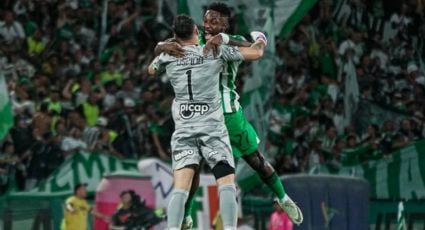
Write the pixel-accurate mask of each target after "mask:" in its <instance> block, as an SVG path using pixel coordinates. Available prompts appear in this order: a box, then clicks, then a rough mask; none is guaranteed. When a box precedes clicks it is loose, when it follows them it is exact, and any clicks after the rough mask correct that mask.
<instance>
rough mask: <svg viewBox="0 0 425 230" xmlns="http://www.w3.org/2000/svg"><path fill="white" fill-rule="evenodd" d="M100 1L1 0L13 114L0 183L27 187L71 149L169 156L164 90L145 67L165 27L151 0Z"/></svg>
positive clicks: (2, 51) (1, 50) (2, 53)
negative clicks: (2, 178) (13, 182)
mask: <svg viewBox="0 0 425 230" xmlns="http://www.w3.org/2000/svg"><path fill="white" fill-rule="evenodd" d="M103 2H104V1H96V0H39V1H30V0H14V1H8V0H6V1H1V2H0V6H1V7H0V8H1V9H4V10H2V11H1V20H0V69H1V70H2V73H3V74H4V75H5V77H6V81H7V84H8V90H9V93H10V97H11V101H12V104H13V112H14V119H15V123H14V126H13V128H12V129H11V130H10V135H9V136H8V137H7V138H6V140H5V141H4V142H3V143H2V148H1V157H0V165H1V166H0V170H1V172H0V175H1V176H4V180H2V182H1V184H2V185H3V187H5V188H6V187H7V185H9V184H10V183H11V182H12V181H16V182H17V183H16V186H17V187H18V188H19V189H29V188H32V187H34V186H35V185H36V184H37V183H38V182H39V181H41V180H42V179H44V178H46V177H47V176H48V175H49V174H50V173H51V172H52V171H53V170H55V169H56V168H57V167H58V166H59V165H60V164H61V163H62V162H63V161H64V160H65V159H66V158H67V157H69V156H71V155H72V154H73V153H74V152H76V151H88V152H101V153H103V154H111V155H114V156H117V157H119V158H133V159H139V158H140V157H147V156H156V157H160V158H162V159H164V160H167V159H168V152H169V138H170V136H171V132H172V130H173V122H172V120H171V119H170V118H171V115H170V111H169V107H170V103H171V99H170V98H171V96H172V95H171V92H172V91H171V90H170V86H168V85H167V84H164V82H162V81H161V79H154V78H150V77H149V76H148V75H147V71H146V68H147V65H148V64H149V62H150V61H151V60H152V59H153V52H152V51H153V48H154V46H155V45H156V43H157V42H158V41H161V40H164V39H166V38H167V37H170V36H172V34H171V32H170V28H169V27H168V26H167V24H166V23H160V22H158V20H156V15H157V8H158V7H157V5H156V4H157V2H156V1H154V0H149V1H147V0H143V1H137V0H135V1H133V0H114V1H108V6H107V11H106V10H103V9H105V8H104V5H102V3H103ZM16 166H17V167H16ZM12 169H13V171H12ZM15 174H16V179H17V180H14V178H15Z"/></svg>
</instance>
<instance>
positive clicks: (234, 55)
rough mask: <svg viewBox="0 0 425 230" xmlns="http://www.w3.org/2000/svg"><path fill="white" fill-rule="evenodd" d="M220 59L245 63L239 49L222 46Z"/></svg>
mask: <svg viewBox="0 0 425 230" xmlns="http://www.w3.org/2000/svg"><path fill="white" fill-rule="evenodd" d="M220 55H221V56H220V57H221V58H222V59H223V60H225V61H243V60H244V58H243V55H242V53H241V51H240V50H239V48H238V47H234V46H226V45H222V46H220Z"/></svg>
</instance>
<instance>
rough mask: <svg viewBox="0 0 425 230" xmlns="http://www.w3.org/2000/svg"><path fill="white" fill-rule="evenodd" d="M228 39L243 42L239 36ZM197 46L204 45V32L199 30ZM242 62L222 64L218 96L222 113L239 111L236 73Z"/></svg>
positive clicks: (242, 38)
mask: <svg viewBox="0 0 425 230" xmlns="http://www.w3.org/2000/svg"><path fill="white" fill-rule="evenodd" d="M229 37H231V38H234V39H238V40H245V38H244V37H243V36H241V35H229ZM198 39H199V44H200V45H204V44H205V43H206V41H205V38H204V31H203V30H199V37H198ZM241 62H242V61H227V62H224V64H223V70H222V71H221V73H220V86H219V89H220V94H221V106H222V107H223V112H224V113H234V112H236V111H238V110H239V108H240V104H239V94H238V93H237V92H236V84H235V80H236V74H237V73H238V66H239V64H241Z"/></svg>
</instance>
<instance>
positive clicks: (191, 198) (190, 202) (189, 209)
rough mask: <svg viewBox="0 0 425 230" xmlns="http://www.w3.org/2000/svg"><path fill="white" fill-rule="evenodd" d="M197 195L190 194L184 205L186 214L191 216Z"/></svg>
mask: <svg viewBox="0 0 425 230" xmlns="http://www.w3.org/2000/svg"><path fill="white" fill-rule="evenodd" d="M194 198H195V196H189V197H188V198H187V201H186V205H185V206H184V216H185V217H186V216H191V215H192V207H193V202H194Z"/></svg>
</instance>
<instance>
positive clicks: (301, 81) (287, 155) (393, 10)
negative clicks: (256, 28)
mask: <svg viewBox="0 0 425 230" xmlns="http://www.w3.org/2000/svg"><path fill="white" fill-rule="evenodd" d="M337 2H338V1H333V3H332V1H320V2H319V3H318V4H317V5H316V7H315V8H314V9H313V10H312V11H311V13H310V14H309V15H308V16H307V17H305V18H304V19H303V21H302V22H301V24H300V25H298V26H297V27H296V28H295V30H294V31H293V32H292V33H291V35H290V36H289V38H288V39H285V40H280V41H279V42H278V45H277V52H278V57H279V59H280V60H279V61H280V63H281V67H280V68H279V70H278V71H277V73H276V82H277V84H276V94H275V97H274V98H275V100H274V104H273V111H272V115H271V121H270V122H271V126H270V127H271V128H270V135H269V136H270V143H269V151H272V152H273V153H274V155H276V168H277V170H278V171H280V173H295V172H308V171H309V170H311V169H314V168H315V166H317V165H319V164H327V165H328V166H330V168H332V169H339V168H340V167H341V166H344V165H354V164H358V163H360V162H364V161H366V160H370V159H380V158H382V157H389V156H390V155H391V153H392V152H394V151H396V150H397V149H400V148H402V147H404V146H406V145H408V144H411V143H413V142H415V141H417V140H419V139H423V138H424V136H425V126H424V121H425V120H424V113H425V103H424V102H425V94H424V93H425V91H424V90H425V88H424V87H425V75H424V69H423V63H422V57H424V48H423V45H424V44H423V38H424V35H425V26H424V25H425V24H424V23H425V20H424V6H425V1H420V0H419V1H416V0H412V1H397V2H391V3H390V2H385V1H362V0H353V1H340V2H342V3H343V4H337ZM421 67H422V68H421ZM361 105H366V107H365V106H361ZM373 109H375V110H377V109H379V111H380V113H384V114H381V115H385V113H387V114H390V113H391V114H393V115H394V116H392V117H391V116H387V117H386V118H385V119H384V120H380V118H376V117H373V116H370V117H369V116H368V115H367V113H365V111H359V110H373ZM357 114H361V116H358V117H356V115H357ZM372 114H373V113H372ZM378 115H379V114H378ZM365 116H368V117H365ZM382 117H385V116H382ZM360 118H362V119H363V120H366V121H367V122H366V124H363V126H359V125H358V122H356V121H358V120H360ZM396 118H398V119H396Z"/></svg>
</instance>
